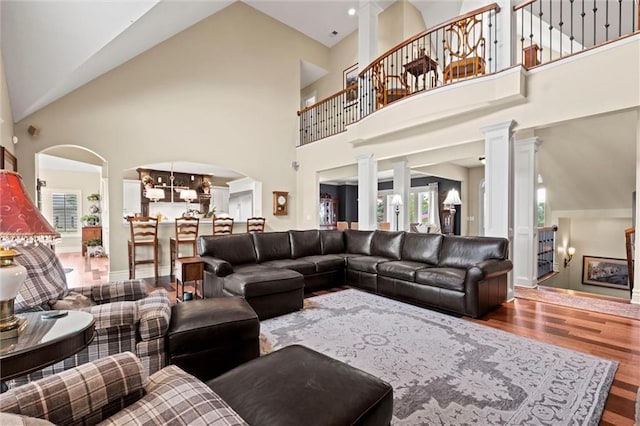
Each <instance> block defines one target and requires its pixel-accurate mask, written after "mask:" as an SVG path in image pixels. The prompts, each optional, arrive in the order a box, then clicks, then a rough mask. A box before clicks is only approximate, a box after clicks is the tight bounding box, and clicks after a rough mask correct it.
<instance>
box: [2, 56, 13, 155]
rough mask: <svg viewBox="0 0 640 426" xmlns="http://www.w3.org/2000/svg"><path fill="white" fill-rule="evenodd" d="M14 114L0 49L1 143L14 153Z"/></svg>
mask: <svg viewBox="0 0 640 426" xmlns="http://www.w3.org/2000/svg"><path fill="white" fill-rule="evenodd" d="M12 137H13V114H12V113H11V102H10V101H9V90H8V89H7V78H6V75H5V73H4V61H3V60H2V50H0V145H2V146H4V147H5V148H6V149H7V150H8V151H9V152H11V153H12V154H13V153H14V152H15V150H14V147H13V142H12V140H11V138H12Z"/></svg>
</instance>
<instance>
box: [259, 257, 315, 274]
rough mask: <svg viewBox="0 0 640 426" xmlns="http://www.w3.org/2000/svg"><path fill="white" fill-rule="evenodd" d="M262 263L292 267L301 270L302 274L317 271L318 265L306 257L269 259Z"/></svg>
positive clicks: (273, 266)
mask: <svg viewBox="0 0 640 426" xmlns="http://www.w3.org/2000/svg"><path fill="white" fill-rule="evenodd" d="M261 265H264V266H270V267H272V268H286V269H291V270H292V271H296V272H299V273H301V274H302V275H309V274H313V273H315V272H316V265H315V264H313V263H312V262H308V261H306V260H304V259H279V260H269V261H267V262H263V263H261Z"/></svg>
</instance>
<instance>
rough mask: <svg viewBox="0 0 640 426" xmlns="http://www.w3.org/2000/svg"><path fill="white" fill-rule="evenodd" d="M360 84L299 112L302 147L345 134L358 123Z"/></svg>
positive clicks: (353, 85)
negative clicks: (349, 127) (352, 125)
mask: <svg viewBox="0 0 640 426" xmlns="http://www.w3.org/2000/svg"><path fill="white" fill-rule="evenodd" d="M358 116H359V113H358V84H352V85H351V86H349V87H347V88H346V89H344V90H341V91H340V92H338V93H336V94H334V95H332V96H329V97H328V98H326V99H323V100H321V101H320V102H316V103H315V104H313V105H311V106H309V107H307V108H304V109H302V110H300V111H298V117H299V118H300V145H304V144H307V143H310V142H313V141H317V140H318V139H323V138H326V137H329V136H332V135H335V134H338V133H340V132H344V131H345V130H346V128H347V126H348V125H349V124H352V123H355V122H356V121H358Z"/></svg>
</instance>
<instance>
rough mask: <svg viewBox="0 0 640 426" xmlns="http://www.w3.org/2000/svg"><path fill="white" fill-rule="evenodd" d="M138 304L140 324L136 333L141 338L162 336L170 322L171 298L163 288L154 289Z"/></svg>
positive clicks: (149, 338)
mask: <svg viewBox="0 0 640 426" xmlns="http://www.w3.org/2000/svg"><path fill="white" fill-rule="evenodd" d="M135 303H136V304H137V305H138V315H139V320H140V324H139V326H138V333H139V334H140V338H141V339H142V340H152V339H157V338H160V337H164V335H165V334H166V333H167V329H168V328H169V322H171V300H170V299H169V295H168V294H167V292H166V291H165V290H154V291H152V292H151V293H149V295H148V296H147V297H145V298H144V299H140V300H138V301H137V302H135Z"/></svg>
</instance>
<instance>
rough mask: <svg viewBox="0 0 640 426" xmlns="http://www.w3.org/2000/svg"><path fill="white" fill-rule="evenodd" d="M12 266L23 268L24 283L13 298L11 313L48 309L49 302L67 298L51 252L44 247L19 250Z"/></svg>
mask: <svg viewBox="0 0 640 426" xmlns="http://www.w3.org/2000/svg"><path fill="white" fill-rule="evenodd" d="M16 250H17V251H18V252H20V256H18V257H16V258H15V261H16V263H19V264H20V265H22V266H24V267H25V268H27V279H26V280H25V281H24V284H23V285H22V287H21V288H20V293H19V294H18V296H17V297H16V300H15V305H14V309H15V312H24V311H27V310H32V309H38V308H40V309H49V303H48V302H49V301H50V300H51V301H53V300H56V299H60V298H63V297H64V296H66V295H67V291H68V290H67V277H66V276H65V274H64V268H63V267H62V264H61V263H60V260H59V259H58V257H57V256H56V254H55V252H54V251H53V250H52V249H51V248H50V247H48V246H46V245H44V244H40V245H38V246H33V245H31V246H26V247H25V246H19V247H17V248H16Z"/></svg>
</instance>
